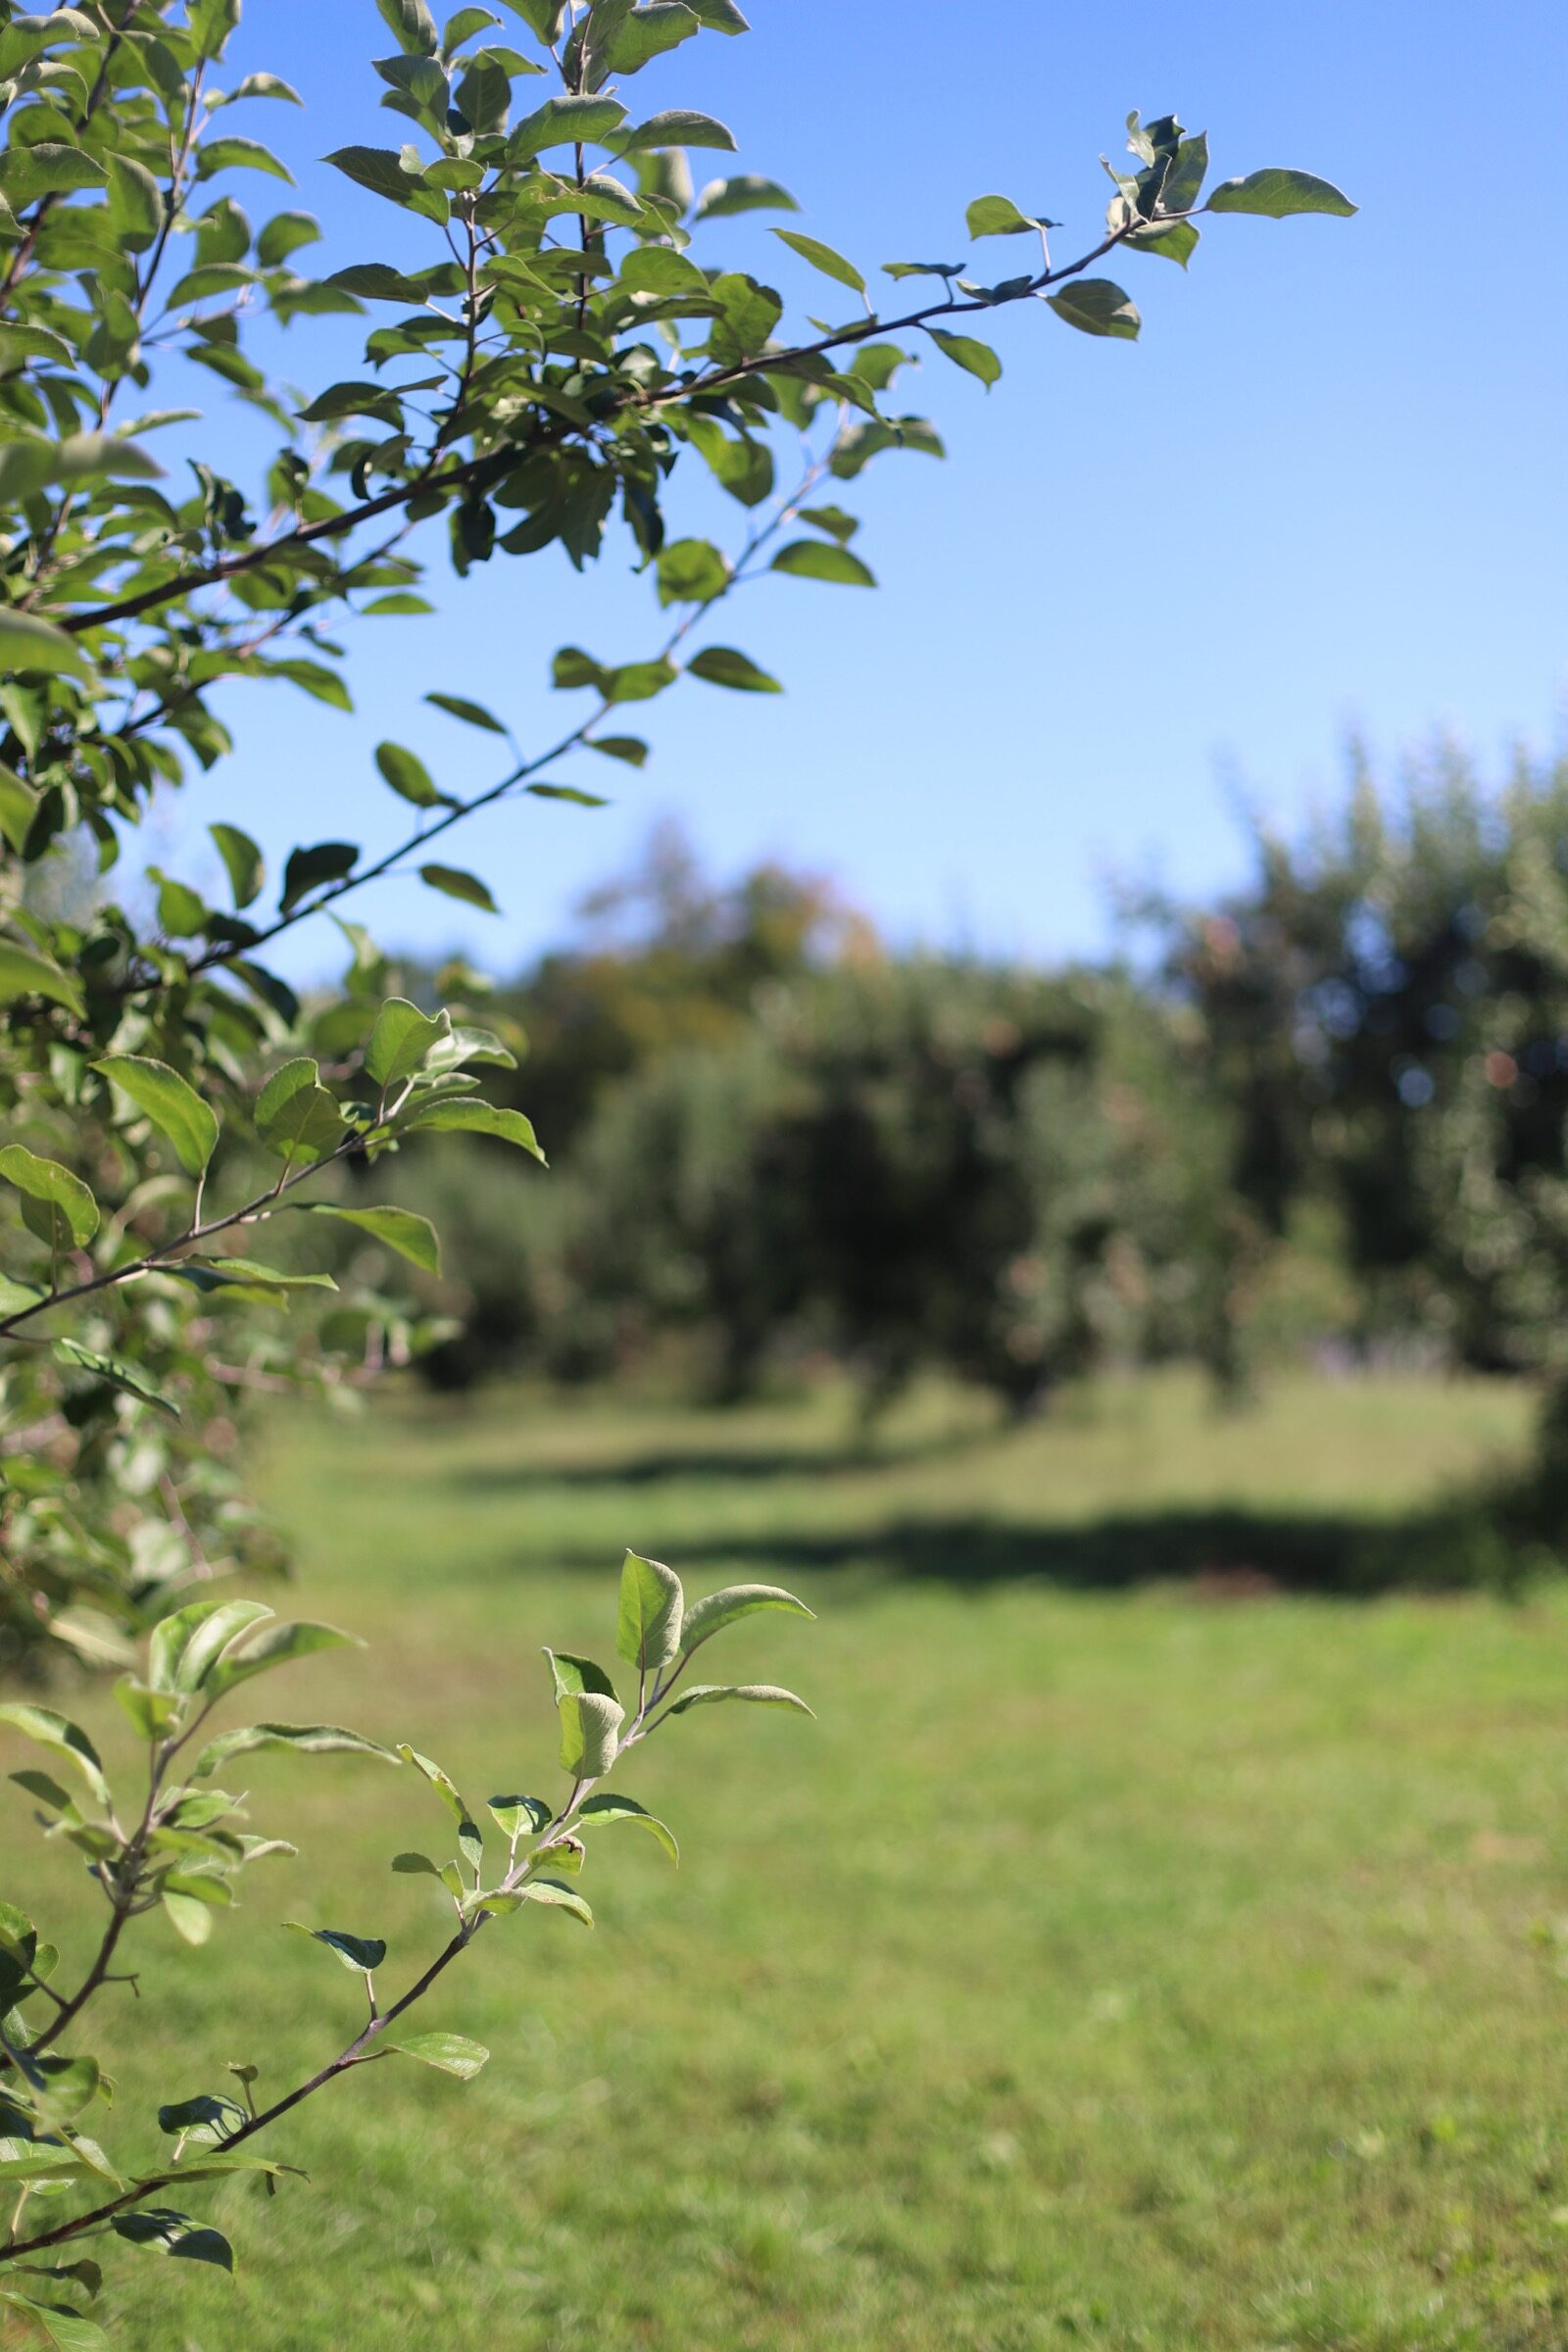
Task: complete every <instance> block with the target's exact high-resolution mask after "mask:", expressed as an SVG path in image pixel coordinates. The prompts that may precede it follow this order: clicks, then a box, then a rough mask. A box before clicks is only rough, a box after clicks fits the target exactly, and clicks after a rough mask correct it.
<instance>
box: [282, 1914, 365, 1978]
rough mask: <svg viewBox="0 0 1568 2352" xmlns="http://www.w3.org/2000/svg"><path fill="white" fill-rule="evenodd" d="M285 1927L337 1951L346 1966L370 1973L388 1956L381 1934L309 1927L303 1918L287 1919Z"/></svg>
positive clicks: (297, 1934)
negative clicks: (345, 1932)
mask: <svg viewBox="0 0 1568 2352" xmlns="http://www.w3.org/2000/svg"><path fill="white" fill-rule="evenodd" d="M283 1925H284V1927H285V1928H292V1929H293V1931H294V1933H295V1935H296V1936H310V1937H311V1938H312V1940H313V1942H316V1943H324V1944H325V1945H326V1947H327V1950H328V1951H331V1952H336V1954H337V1956H338V1958H339V1959H340V1960H341V1961H342V1963H343V1965H344V1967H345V1968H352V1969H357V1970H360V1971H362V1972H364V1973H367V1974H368V1972H369V1970H371V1969H372V1968H379V1967H380V1965H381V1963H382V1961H383V1960H384V1959H385V1958H386V1945H385V1943H384V1942H383V1941H382V1940H381V1938H380V1936H346V1935H345V1934H344V1933H343V1931H342V1929H341V1928H308V1927H307V1926H306V1925H305V1923H304V1921H303V1920H299V1919H285V1920H284V1922H283Z"/></svg>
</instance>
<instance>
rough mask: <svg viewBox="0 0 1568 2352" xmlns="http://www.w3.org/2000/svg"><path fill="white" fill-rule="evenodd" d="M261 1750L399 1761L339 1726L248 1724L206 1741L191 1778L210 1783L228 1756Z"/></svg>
mask: <svg viewBox="0 0 1568 2352" xmlns="http://www.w3.org/2000/svg"><path fill="white" fill-rule="evenodd" d="M265 1747H281V1748H287V1749H288V1750H289V1751H290V1752H291V1753H292V1754H295V1755H302V1756H324V1755H361V1756H375V1757H377V1758H379V1760H380V1762H381V1763H383V1764H400V1763H401V1762H402V1761H403V1759H402V1757H401V1756H399V1755H397V1754H395V1753H394V1751H393V1750H392V1749H391V1748H390V1747H383V1746H382V1745H381V1742H380V1741H379V1740H367V1739H366V1737H365V1735H364V1733H363V1732H348V1731H345V1730H344V1729H343V1727H342V1725H341V1724H336V1723H248V1724H245V1725H243V1726H241V1728H240V1729H238V1730H237V1731H232V1732H220V1733H219V1735H218V1738H217V1739H216V1740H209V1741H208V1743H207V1745H206V1746H205V1747H204V1748H203V1749H202V1751H201V1754H200V1755H199V1756H198V1757H197V1759H196V1761H195V1763H194V1764H193V1765H192V1766H191V1778H192V1780H195V1781H206V1780H210V1779H211V1778H212V1776H213V1774H214V1773H215V1772H217V1771H218V1770H219V1769H220V1767H221V1766H222V1765H223V1764H226V1763H227V1762H228V1760H229V1758H230V1757H231V1756H248V1755H251V1754H253V1753H254V1752H255V1750H256V1749H258V1748H265Z"/></svg>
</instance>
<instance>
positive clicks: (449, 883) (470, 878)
mask: <svg viewBox="0 0 1568 2352" xmlns="http://www.w3.org/2000/svg"><path fill="white" fill-rule="evenodd" d="M419 880H420V881H421V882H423V883H424V884H425V885H426V887H427V888H429V889H430V890H438V891H440V893H441V895H442V897H443V898H448V899H462V900H463V902H464V903H465V905H466V906H468V907H481V908H482V909H483V911H484V912H485V913H486V914H499V913H500V912H501V909H500V907H498V906H497V905H496V903H495V900H494V899H493V898H492V897H491V896H490V893H489V890H488V889H487V888H486V886H485V884H484V883H482V882H481V881H480V879H479V877H478V875H477V874H466V873H465V872H464V870H463V868H462V866H460V865H421V866H420V868H419Z"/></svg>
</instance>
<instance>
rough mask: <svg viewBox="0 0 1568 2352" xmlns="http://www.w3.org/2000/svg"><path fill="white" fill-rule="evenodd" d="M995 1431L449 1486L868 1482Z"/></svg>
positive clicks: (976, 1445)
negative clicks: (865, 1478) (871, 1477)
mask: <svg viewBox="0 0 1568 2352" xmlns="http://www.w3.org/2000/svg"><path fill="white" fill-rule="evenodd" d="M1005 1434H1006V1433H999V1432H998V1431H997V1430H995V1429H979V1430H958V1431H950V1432H948V1433H946V1434H944V1435H941V1436H936V1437H927V1438H922V1439H919V1440H913V1439H911V1440H908V1441H907V1442H900V1443H898V1444H889V1443H881V1442H875V1441H872V1442H868V1443H866V1444H864V1445H858V1444H854V1443H851V1444H847V1445H844V1446H835V1447H832V1448H823V1447H821V1446H750V1447H746V1446H733V1447H726V1446H662V1447H660V1448H658V1449H657V1450H650V1451H649V1452H646V1453H637V1454H630V1455H621V1454H615V1455H609V1456H607V1457H606V1458H604V1459H602V1460H598V1461H593V1460H589V1461H576V1462H561V1461H552V1460H551V1459H550V1458H549V1457H548V1456H547V1457H545V1458H544V1459H542V1460H540V1459H536V1460H533V1461H527V1462H484V1463H470V1464H467V1465H466V1467H465V1468H464V1469H463V1470H462V1471H461V1472H454V1473H453V1481H452V1483H453V1484H454V1485H456V1486H461V1487H462V1488H463V1490H464V1491H465V1493H466V1494H472V1493H473V1492H474V1491H475V1490H482V1491H484V1492H486V1493H489V1494H492V1495H494V1494H513V1493H515V1494H525V1493H527V1492H529V1491H530V1490H531V1489H534V1488H546V1487H568V1488H592V1489H594V1490H595V1491H596V1492H598V1493H600V1494H604V1495H613V1494H614V1493H615V1492H616V1491H617V1489H619V1488H621V1487H632V1488H648V1487H668V1486H676V1485H679V1484H682V1483H685V1484H692V1483H699V1484H702V1483H707V1482H709V1481H724V1480H733V1481H735V1482H736V1483H737V1484H741V1485H745V1486H757V1485H760V1484H766V1483H767V1482H768V1481H770V1480H777V1479H797V1480H799V1479H809V1480H810V1481H811V1482H812V1484H813V1485H814V1484H815V1483H816V1482H817V1481H819V1480H821V1479H832V1478H849V1477H863V1476H864V1475H866V1474H867V1473H868V1472H875V1471H882V1470H898V1469H901V1468H903V1467H904V1466H906V1465H907V1464H908V1463H911V1462H919V1463H930V1462H936V1461H945V1460H951V1459H954V1458H957V1457H961V1456H963V1455H966V1454H972V1453H976V1452H979V1451H981V1450H982V1449H983V1448H984V1447H986V1446H994V1445H995V1444H996V1443H997V1442H998V1438H999V1435H1005Z"/></svg>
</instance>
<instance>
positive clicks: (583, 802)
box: [523, 735, 647, 809]
mask: <svg viewBox="0 0 1568 2352" xmlns="http://www.w3.org/2000/svg"><path fill="white" fill-rule="evenodd" d="M606 740H607V741H608V742H611V743H620V742H622V741H626V740H629V738H624V737H621V736H618V735H612V736H609V737H607V738H606ZM604 748H605V746H604V744H602V743H590V744H589V746H588V749H589V750H590V751H592V752H602V751H603V750H604ZM646 749H647V747H646V745H645V746H644V750H645V751H646ZM614 757H615V754H614V753H612V754H611V758H612V759H613V758H614ZM632 764H633V766H634V767H640V766H641V764H642V762H641V760H633V762H632ZM523 790H524V792H529V793H532V795H533V797H534V799H535V800H538V801H570V802H571V803H572V805H573V807H575V808H578V809H608V808H609V807H610V803H609V802H608V801H607V800H605V799H603V798H602V796H601V795H600V794H599V793H597V792H580V791H579V790H578V788H577V786H576V785H575V784H525V785H524V786H523Z"/></svg>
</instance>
